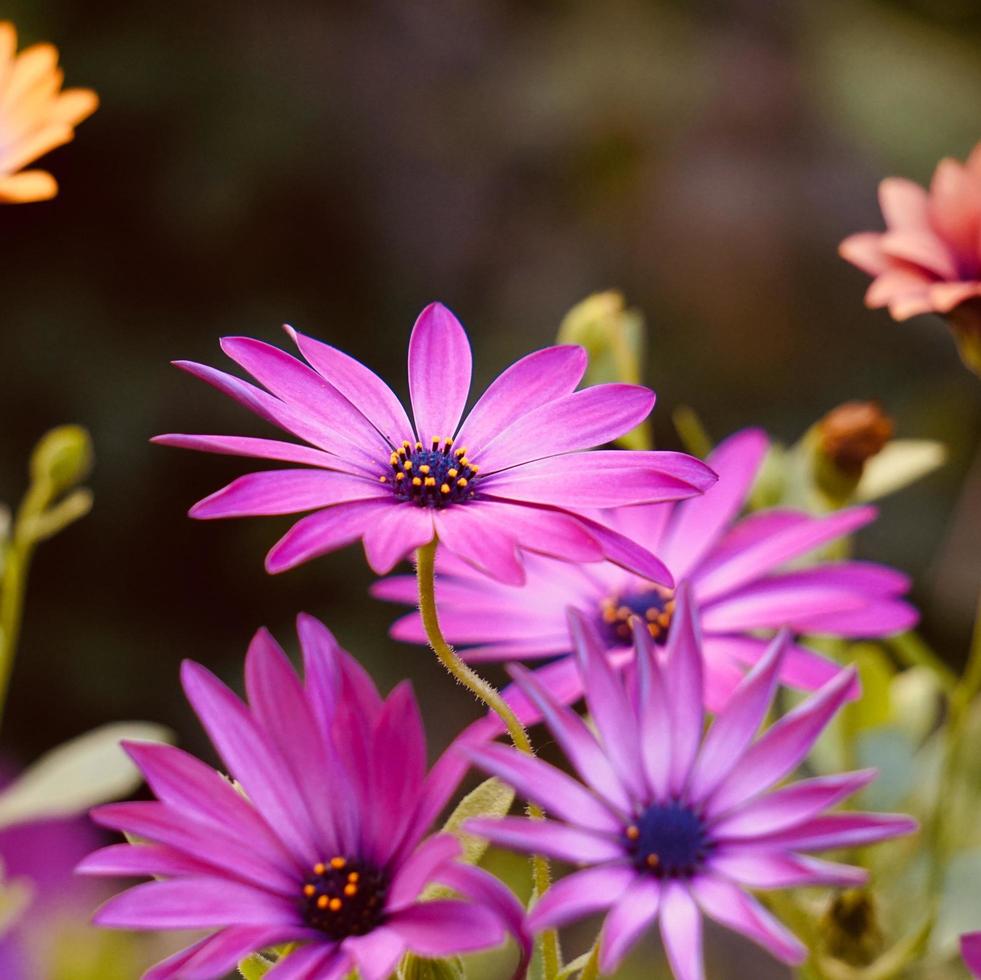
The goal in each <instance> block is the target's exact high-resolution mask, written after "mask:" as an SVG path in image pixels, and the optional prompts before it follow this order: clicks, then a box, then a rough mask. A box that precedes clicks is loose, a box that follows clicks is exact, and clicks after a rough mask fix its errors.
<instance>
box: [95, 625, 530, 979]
mask: <svg viewBox="0 0 981 980" xmlns="http://www.w3.org/2000/svg"><path fill="white" fill-rule="evenodd" d="M298 628H299V634H300V641H301V644H302V647H303V659H304V665H305V674H306V681H305V683H301V681H300V680H299V679H298V678H297V676H296V674H295V673H294V671H293V668H292V666H291V665H290V662H289V660H288V659H287V657H286V655H285V654H284V653H283V651H282V650H281V649H280V648H279V646H277V644H276V642H275V640H273V638H272V637H271V636H270V635H269V634H268V633H267V632H266V631H264V630H262V631H260V632H259V633H258V634H257V635H256V637H255V639H254V640H253V642H252V645H251V646H250V648H249V652H248V657H247V659H246V665H245V670H246V687H247V690H248V695H249V701H250V704H249V706H248V707H247V706H246V705H245V704H243V703H242V702H241V701H240V700H239V699H238V698H237V697H236V696H235V695H234V694H233V693H232V692H231V691H230V690H228V688H226V687H225V686H224V685H223V684H222V683H221V682H220V681H218V680H217V678H215V677H214V676H213V675H212V674H210V673H209V672H208V671H207V670H205V669H204V668H203V667H201V666H199V665H198V664H195V663H191V662H189V661H188V662H185V664H184V667H183V672H182V677H183V682H184V690H185V691H186V693H187V697H188V699H189V700H190V702H191V704H192V706H193V707H194V710H195V711H196V712H197V714H198V716H199V717H200V719H201V721H202V723H203V725H204V727H205V729H206V730H207V732H208V735H209V736H210V737H211V740H212V742H213V743H214V745H215V747H216V748H217V750H218V752H219V754H220V755H221V757H222V759H223V760H224V762H225V765H226V766H227V768H228V772H229V773H230V774H231V776H232V777H234V779H235V780H236V781H237V783H238V785H239V786H240V787H241V789H242V791H243V792H242V793H240V792H239V790H238V788H237V787H236V786H235V785H233V783H232V782H230V781H229V780H227V779H226V778H225V777H224V776H222V775H220V774H219V773H217V772H215V770H213V769H212V768H211V767H210V766H207V765H205V764H204V763H203V762H199V761H198V760H197V759H195V758H194V757H193V756H190V755H188V754H186V753H185V752H182V751H181V750H179V749H176V748H172V747H170V746H167V745H155V744H149V743H130V744H128V745H127V746H126V749H127V751H128V752H129V754H130V755H131V756H132V758H133V759H134V761H135V762H136V764H137V765H138V766H139V767H140V769H141V770H142V772H143V774H144V775H145V776H146V780H147V783H148V784H149V786H150V787H151V789H152V790H153V792H154V793H155V794H156V797H157V799H156V800H155V801H152V802H137V803H119V804H113V805H110V806H103V807H99V808H98V809H96V810H95V811H94V812H93V817H94V819H95V820H96V821H97V822H98V823H100V824H102V825H104V826H106V827H110V828H113V829H115V830H120V831H126V832H127V833H130V834H133V835H135V836H137V837H139V838H140V839H141V840H143V841H146V842H147V843H140V844H135V845H134V844H117V845H113V846H110V847H107V848H104V849H103V850H100V851H96V852H95V853H94V854H92V855H90V856H89V857H88V858H87V859H86V860H85V861H83V862H82V864H81V865H80V866H79V870H80V871H81V872H82V873H86V874H95V875H112V876H120V875H139V876H147V877H149V876H151V875H152V876H155V877H157V878H159V879H161V880H158V881H152V882H148V883H145V884H140V885H136V886H135V887H133V888H130V889H129V890H128V891H125V892H123V893H122V894H120V895H118V896H116V897H115V898H113V899H111V900H110V901H109V902H107V903H106V904H105V905H103V906H102V908H101V909H100V910H99V912H98V913H97V914H96V917H95V921H96V922H97V923H99V924H100V925H104V926H112V927H115V928H123V929H147V930H162V929H206V930H212V934H211V935H210V936H208V937H207V938H205V939H203V940H201V941H200V942H197V943H195V944H194V945H192V946H190V947H188V948H187V949H185V950H183V951H182V952H180V953H178V954H176V955H175V956H173V957H171V958H170V959H168V960H166V961H164V962H162V963H159V964H157V966H155V967H154V968H153V969H151V970H150V971H149V972H148V973H147V974H145V977H146V980H166V978H170V977H175V978H176V977H180V978H181V980H208V978H217V977H223V976H224V975H225V974H226V973H228V972H229V971H230V970H234V968H235V965H236V964H237V963H238V962H239V961H240V960H241V959H243V958H244V957H246V956H248V955H249V954H250V953H253V952H256V951H260V950H263V949H265V948H267V947H270V946H274V945H277V944H280V943H300V944H301V945H300V946H299V947H298V948H297V949H296V950H295V951H294V952H293V953H291V954H290V955H289V956H288V957H286V958H285V959H283V960H282V961H281V962H280V963H279V964H278V965H277V966H275V967H274V968H273V969H272V970H271V971H270V972H269V973H268V977H269V980H300V978H309V977H314V976H315V977H317V978H318V980H342V978H344V977H347V976H348V975H349V974H350V973H351V971H352V970H355V969H357V971H358V975H359V976H360V977H361V978H363V980H384V978H386V977H388V976H389V975H390V973H391V972H392V971H393V970H394V969H395V966H396V964H397V963H398V961H399V959H400V958H401V957H402V955H403V954H404V953H405V952H406V951H407V950H411V951H413V952H416V953H418V954H420V955H422V956H427V957H445V956H452V955H456V954H457V953H464V952H468V951H471V950H476V949H484V948H487V947H491V946H496V945H498V944H499V943H501V942H502V941H503V940H504V938H505V935H506V932H507V930H511V931H512V932H513V933H514V934H515V935H516V936H521V935H522V931H521V918H522V915H523V910H522V908H521V906H520V905H519V904H518V902H517V900H516V899H515V898H514V897H513V896H512V895H511V893H510V892H509V891H507V889H506V888H505V887H504V886H503V885H502V884H501V883H500V882H499V881H498V880H497V879H496V878H493V877H492V876H491V875H489V874H487V873H486V872H484V871H482V870H480V869H479V868H476V867H473V866H471V865H466V864H463V863H460V862H458V861H457V858H458V856H459V854H460V845H459V842H458V840H457V839H456V838H455V837H453V836H451V835H449V834H436V835H434V836H430V837H425V834H426V832H427V830H428V828H429V826H430V824H431V823H432V821H433V820H434V819H435V818H436V816H437V815H438V814H439V813H440V811H441V810H442V809H443V807H444V806H445V805H446V803H447V801H448V800H449V798H450V796H451V795H452V793H453V791H454V790H455V789H456V786H457V782H458V779H459V775H460V766H459V765H458V764H457V761H456V755H457V753H456V752H455V751H453V752H450V751H448V753H447V754H446V755H445V756H444V757H443V759H442V760H441V761H440V762H438V763H437V764H436V766H435V767H434V768H433V769H432V770H431V771H430V772H429V773H428V774H427V772H426V743H425V736H424V734H423V728H422V722H421V719H420V717H419V708H418V706H417V704H416V701H415V697H414V696H413V694H412V690H411V687H410V686H409V684H408V682H405V683H403V684H400V685H399V686H398V687H396V688H395V689H394V690H393V691H392V693H391V694H390V695H389V697H388V698H387V699H385V700H383V699H382V698H381V697H380V696H379V694H378V692H377V690H376V689H375V687H374V685H373V684H372V682H371V680H370V679H369V678H368V676H367V675H366V674H365V672H364V671H363V669H362V668H361V667H360V666H359V665H358V664H357V662H356V661H355V660H354V659H353V658H352V657H351V656H349V655H348V654H346V653H344V652H343V651H342V650H341V649H340V648H339V647H338V646H337V644H336V642H335V641H334V638H333V637H332V636H331V634H330V633H329V632H328V631H327V629H326V628H325V627H324V626H322V625H321V624H320V623H319V622H317V621H316V620H315V619H312V618H310V617H308V616H300V618H299V621H298ZM433 882H438V883H440V884H442V885H446V886H449V887H450V888H452V889H453V890H454V891H456V892H457V893H459V894H461V895H463V896H464V897H465V899H466V900H459V901H458V900H456V899H452V900H450V899H440V900H435V901H422V892H423V891H424V889H425V888H426V886H427V885H429V884H430V883H433ZM522 943H523V945H524V948H525V950H527V943H526V941H525V940H523V939H522ZM521 969H522V970H523V965H522V967H521Z"/></svg>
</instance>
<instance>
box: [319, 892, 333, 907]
mask: <svg viewBox="0 0 981 980" xmlns="http://www.w3.org/2000/svg"><path fill="white" fill-rule="evenodd" d="M329 904H330V899H329V898H328V897H327V896H326V895H321V896H320V898H318V899H317V908H318V909H325V908H327V906H328V905H329Z"/></svg>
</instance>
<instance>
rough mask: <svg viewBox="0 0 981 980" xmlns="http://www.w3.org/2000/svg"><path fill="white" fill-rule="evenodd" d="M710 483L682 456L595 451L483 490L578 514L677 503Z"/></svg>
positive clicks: (526, 470)
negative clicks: (569, 510) (673, 501)
mask: <svg viewBox="0 0 981 980" xmlns="http://www.w3.org/2000/svg"><path fill="white" fill-rule="evenodd" d="M714 482H715V474H714V473H713V472H712V471H711V470H710V469H709V468H708V467H707V466H705V464H704V463H700V462H699V461H698V460H696V459H695V458H694V457H692V456H686V455H684V454H683V453H667V452H639V451H628V450H596V451H594V452H590V453H569V454H568V455H565V456H556V457H552V458H549V459H541V460H537V461H536V462H533V463H525V464H524V465H522V466H516V467H515V468H514V469H509V470H506V471H504V472H500V473H492V474H490V475H488V476H487V477H485V479H484V481H482V484H483V487H484V490H485V492H487V493H490V494H493V495H494V496H496V497H506V498H509V499H511V500H525V501H530V502H533V503H543V504H552V505H553V506H559V507H571V508H574V509H582V508H591V507H620V506H626V505H630V504H650V503H655V502H661V501H669V500H681V499H684V498H686V497H691V496H692V495H694V494H696V493H701V492H704V491H705V490H707V489H708V488H709V487H710V486H712V484H713V483H714Z"/></svg>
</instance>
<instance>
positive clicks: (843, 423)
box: [817, 401, 894, 479]
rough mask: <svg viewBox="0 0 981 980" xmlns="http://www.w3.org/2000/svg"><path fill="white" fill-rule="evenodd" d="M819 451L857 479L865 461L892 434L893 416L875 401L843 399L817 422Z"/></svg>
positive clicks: (880, 447)
mask: <svg viewBox="0 0 981 980" xmlns="http://www.w3.org/2000/svg"><path fill="white" fill-rule="evenodd" d="M817 429H818V437H819V440H820V450H821V453H822V454H823V455H824V457H825V458H826V459H827V460H828V461H829V462H830V463H832V464H833V465H834V466H835V468H836V469H838V470H839V471H840V472H841V473H843V474H845V475H846V476H849V477H852V478H856V479H857V478H858V477H859V476H861V475H862V469H863V467H864V466H865V463H866V461H867V460H869V459H871V458H872V457H873V456H875V454H876V453H878V452H881V451H882V449H883V448H884V447H885V445H886V443H888V442H889V440H890V439H892V437H893V432H894V426H893V421H892V419H891V418H890V417H889V416H888V415H886V413H885V412H883V410H882V406H881V405H880V404H879V403H878V402H875V401H871V402H845V403H844V404H843V405H839V406H838V407H837V408H834V409H832V410H831V411H830V412H828V414H827V415H825V416H824V418H823V419H821V421H820V422H818V425H817Z"/></svg>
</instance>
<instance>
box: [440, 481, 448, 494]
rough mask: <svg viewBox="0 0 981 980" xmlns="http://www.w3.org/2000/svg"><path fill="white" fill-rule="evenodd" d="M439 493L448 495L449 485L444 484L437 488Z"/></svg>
mask: <svg viewBox="0 0 981 980" xmlns="http://www.w3.org/2000/svg"><path fill="white" fill-rule="evenodd" d="M439 492H440V493H449V492H450V485H449V484H448V483H444V484H443V485H442V486H441V487H440V488H439Z"/></svg>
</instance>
